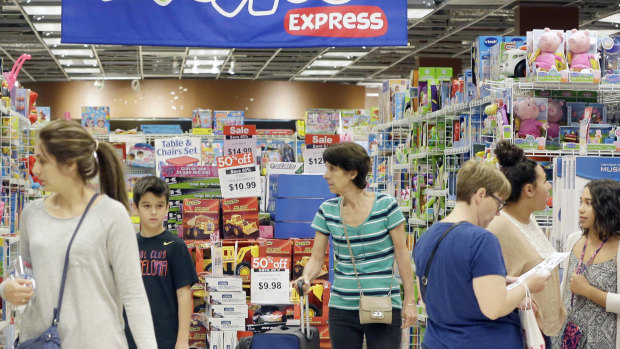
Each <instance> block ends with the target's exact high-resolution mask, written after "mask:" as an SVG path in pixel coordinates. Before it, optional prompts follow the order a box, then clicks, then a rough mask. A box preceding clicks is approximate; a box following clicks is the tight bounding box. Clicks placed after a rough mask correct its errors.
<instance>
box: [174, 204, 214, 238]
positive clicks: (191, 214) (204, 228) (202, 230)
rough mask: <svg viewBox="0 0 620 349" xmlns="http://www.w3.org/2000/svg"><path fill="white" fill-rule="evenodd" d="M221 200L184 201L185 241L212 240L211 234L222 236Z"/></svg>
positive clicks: (183, 225)
mask: <svg viewBox="0 0 620 349" xmlns="http://www.w3.org/2000/svg"><path fill="white" fill-rule="evenodd" d="M219 212H220V200H218V199H184V200H183V224H182V227H183V239H186V240H196V239H198V240H202V239H210V238H211V234H220V224H219V219H220V217H219V216H220V215H219Z"/></svg>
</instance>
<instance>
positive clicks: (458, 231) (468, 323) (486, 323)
mask: <svg viewBox="0 0 620 349" xmlns="http://www.w3.org/2000/svg"><path fill="white" fill-rule="evenodd" d="M509 195H510V183H509V182H508V180H507V179H506V177H504V175H503V174H502V173H501V172H500V170H499V169H498V168H497V167H495V166H494V165H493V164H491V163H489V162H487V161H478V160H469V161H467V162H465V164H464V165H463V167H462V168H461V170H460V171H459V173H458V176H457V183H456V206H455V207H454V210H453V211H452V213H450V214H449V215H448V216H447V217H446V218H445V219H443V220H442V221H440V222H438V223H435V224H433V226H431V227H430V228H429V229H428V230H427V231H426V232H425V233H424V234H422V236H421V237H420V239H419V240H418V242H417V244H416V247H415V249H414V253H413V258H414V262H415V265H416V274H417V276H418V285H419V284H420V281H419V280H420V278H421V277H422V276H423V275H424V273H425V270H426V266H427V263H428V260H429V258H430V256H431V253H432V251H433V250H434V249H435V246H438V247H437V250H436V252H435V254H434V257H433V260H432V263H431V266H430V268H429V271H428V275H427V288H426V292H425V293H424V296H423V297H424V299H423V301H424V303H425V304H426V312H427V313H428V323H427V328H426V332H425V334H424V342H423V343H422V347H423V348H426V349H441V348H443V349H453V348H459V349H468V348H471V349H486V348H489V349H491V348H493V349H495V348H502V349H522V348H523V340H522V337H521V325H520V321H519V315H518V314H517V312H516V311H515V309H516V308H517V306H519V303H520V302H521V301H522V300H523V298H524V297H525V292H526V291H525V287H520V286H518V287H515V288H513V289H511V290H507V289H506V268H505V266H504V259H503V257H502V251H501V248H500V244H499V241H498V240H497V237H495V235H493V234H492V233H490V232H489V231H487V230H486V229H484V228H485V227H486V226H488V225H489V223H490V222H491V220H493V217H495V216H496V215H498V214H499V212H500V210H501V209H502V208H503V206H504V205H505V201H504V200H505V199H506V198H507V197H508V196H509ZM458 222H463V223H462V224H459V225H458V226H456V227H455V228H454V229H452V230H451V231H449V232H448V233H447V235H445V238H444V239H443V240H441V243H440V244H439V245H438V241H439V240H440V237H441V236H442V235H443V234H444V232H446V231H447V229H449V228H450V227H451V226H452V225H454V224H455V223H458ZM548 278H549V275H548V274H547V275H540V274H536V275H533V276H531V277H529V278H527V279H526V280H525V284H526V285H527V287H528V288H529V289H530V291H531V292H532V293H534V292H538V291H540V290H542V289H543V288H544V287H545V285H546V283H547V279H548Z"/></svg>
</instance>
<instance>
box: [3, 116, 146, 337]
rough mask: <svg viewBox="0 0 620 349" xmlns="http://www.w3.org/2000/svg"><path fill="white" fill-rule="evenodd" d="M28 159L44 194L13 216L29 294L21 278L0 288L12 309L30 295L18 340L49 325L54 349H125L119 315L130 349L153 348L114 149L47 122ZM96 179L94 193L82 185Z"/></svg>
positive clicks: (71, 127)
mask: <svg viewBox="0 0 620 349" xmlns="http://www.w3.org/2000/svg"><path fill="white" fill-rule="evenodd" d="M35 157H36V159H37V161H36V163H35V164H34V168H33V169H32V172H33V173H34V174H35V175H36V176H38V177H39V179H41V184H42V185H43V187H44V188H45V190H46V192H52V193H53V194H51V195H49V196H46V197H44V198H42V199H38V200H35V201H33V202H31V203H30V204H29V205H27V206H26V208H24V211H23V213H22V216H21V230H20V255H21V257H22V258H23V259H25V260H28V261H30V263H31V265H32V270H33V274H34V275H33V277H34V280H35V281H36V289H34V290H33V287H32V286H33V284H32V281H30V280H24V279H9V280H5V281H4V282H3V283H2V284H1V285H0V295H1V296H2V297H3V298H4V299H5V300H7V301H8V302H10V303H12V304H14V305H18V306H19V305H26V304H29V303H30V300H31V298H32V302H31V303H30V304H29V305H28V306H27V307H26V309H25V311H24V313H23V314H22V323H21V327H20V342H21V343H24V341H27V340H30V339H35V338H37V337H39V336H40V335H41V334H42V333H43V332H44V331H46V329H48V328H49V327H50V325H52V322H54V323H56V322H57V325H58V333H59V334H60V341H61V344H62V347H63V348H98V349H106V348H110V349H118V348H127V340H126V338H125V332H124V323H123V315H122V314H123V308H124V309H125V311H126V312H127V318H128V321H129V326H130V328H131V332H132V333H133V335H134V338H135V341H136V343H137V345H138V348H141V349H142V348H148V349H154V348H157V343H156V341H155V333H154V330H153V322H152V319H151V311H150V307H149V302H148V299H147V297H146V292H145V290H144V284H143V282H142V273H141V271H140V259H139V254H138V244H137V240H136V235H135V231H134V229H133V226H132V224H131V221H130V219H129V214H128V213H127V209H128V200H127V190H126V188H125V184H124V178H125V177H124V175H123V170H122V164H121V162H120V160H119V159H118V157H117V155H116V152H115V150H114V148H113V147H112V146H111V145H110V144H108V143H103V142H98V141H96V140H95V139H93V137H92V136H91V135H90V134H88V132H87V131H86V130H84V129H83V128H82V127H80V125H79V124H77V123H74V122H71V121H66V120H56V121H52V122H50V123H49V124H47V125H45V126H44V127H43V128H42V129H41V130H40V131H39V134H38V138H37V143H36V145H35ZM95 176H99V182H100V183H101V189H102V192H103V195H98V194H97V193H96V192H95V191H93V190H92V189H90V188H89V187H88V185H87V181H88V180H90V179H92V178H94V177H95ZM87 208H90V209H89V210H87ZM85 211H87V212H86V213H85ZM84 213H85V214H84ZM83 214H84V215H83ZM82 216H83V217H82ZM82 219H83V224H80V222H81V220H82ZM76 228H77V229H76ZM68 246H72V247H71V249H70V250H69V251H68ZM67 251H68V252H69V253H68V255H67V260H68V264H65V263H66V262H65V255H66V254H67V253H66V252H67ZM65 265H66V266H67V267H66V284H65V287H64V292H62V290H61V280H63V278H64V276H63V268H64V266H65ZM59 291H60V292H59ZM61 293H62V294H63V297H62V299H63V301H62V307H61V308H60V313H59V314H56V312H55V308H56V306H57V304H58V303H59V298H60V297H59V294H61ZM33 297H34V298H33Z"/></svg>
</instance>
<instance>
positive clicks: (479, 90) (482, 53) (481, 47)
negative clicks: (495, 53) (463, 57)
mask: <svg viewBox="0 0 620 349" xmlns="http://www.w3.org/2000/svg"><path fill="white" fill-rule="evenodd" d="M501 41H502V37H501V36H478V37H477V38H476V40H475V41H474V43H473V45H472V49H471V60H472V64H471V66H472V72H473V74H472V88H473V89H474V91H472V92H474V93H473V96H472V97H473V98H474V99H475V98H481V97H486V96H488V95H489V94H490V90H489V89H488V88H485V87H483V82H485V81H486V80H489V79H490V78H491V47H493V46H495V45H497V44H498V43H500V42H501ZM466 83H467V80H466Z"/></svg>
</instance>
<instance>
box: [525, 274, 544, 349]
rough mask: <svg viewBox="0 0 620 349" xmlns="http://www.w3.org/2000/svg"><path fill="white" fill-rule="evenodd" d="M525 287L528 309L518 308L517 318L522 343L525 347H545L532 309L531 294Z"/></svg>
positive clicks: (538, 348) (528, 348) (540, 348)
mask: <svg viewBox="0 0 620 349" xmlns="http://www.w3.org/2000/svg"><path fill="white" fill-rule="evenodd" d="M523 286H524V287H525V302H526V304H528V305H529V309H527V310H522V309H519V320H521V330H522V331H523V343H524V344H525V348H527V349H545V339H544V338H543V336H542V333H541V332H540V328H539V327H538V322H536V315H534V310H533V309H532V295H531V294H530V290H529V289H528V287H527V285H526V284H525V283H523Z"/></svg>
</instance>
